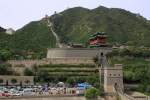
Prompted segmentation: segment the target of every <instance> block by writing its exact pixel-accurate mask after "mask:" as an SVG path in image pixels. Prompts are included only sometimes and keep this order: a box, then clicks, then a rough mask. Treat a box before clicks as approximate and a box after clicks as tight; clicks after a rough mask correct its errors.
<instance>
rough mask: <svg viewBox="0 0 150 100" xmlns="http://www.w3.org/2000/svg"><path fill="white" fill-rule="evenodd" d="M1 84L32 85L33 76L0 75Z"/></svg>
mask: <svg viewBox="0 0 150 100" xmlns="http://www.w3.org/2000/svg"><path fill="white" fill-rule="evenodd" d="M0 85H1V86H17V85H20V86H31V85H34V76H0Z"/></svg>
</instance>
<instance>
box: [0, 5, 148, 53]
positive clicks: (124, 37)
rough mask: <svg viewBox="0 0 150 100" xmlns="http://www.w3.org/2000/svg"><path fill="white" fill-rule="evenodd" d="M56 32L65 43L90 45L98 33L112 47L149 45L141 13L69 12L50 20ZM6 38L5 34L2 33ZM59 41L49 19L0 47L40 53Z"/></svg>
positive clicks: (29, 26) (110, 10)
mask: <svg viewBox="0 0 150 100" xmlns="http://www.w3.org/2000/svg"><path fill="white" fill-rule="evenodd" d="M49 19H50V20H51V22H52V23H53V29H54V31H55V32H56V33H57V34H58V35H59V37H60V40H61V42H64V43H70V42H73V43H83V44H87V41H88V39H89V36H90V35H91V34H93V33H95V32H101V31H102V32H106V33H107V34H108V36H109V37H108V41H109V43H111V44H114V43H119V44H128V45H137V46H140V45H145V46H150V41H149V39H150V23H148V20H146V19H145V18H143V17H142V16H140V15H138V14H133V13H131V12H129V11H126V10H123V9H118V8H106V7H102V6H100V7H98V8H96V9H86V8H82V7H76V8H71V9H67V10H65V11H63V12H61V13H59V14H54V15H52V16H51V17H50V18H49ZM3 35H4V34H3ZM55 44H56V40H55V37H54V36H53V35H52V33H51V31H50V30H49V29H48V27H47V22H46V20H44V19H42V20H40V21H34V22H31V23H29V24H27V25H25V26H24V27H23V28H21V29H19V30H17V31H16V33H15V34H13V35H11V36H7V35H6V34H5V36H3V38H2V37H0V47H6V48H9V49H12V50H15V51H29V52H33V51H34V52H41V51H46V50H47V48H52V47H55Z"/></svg>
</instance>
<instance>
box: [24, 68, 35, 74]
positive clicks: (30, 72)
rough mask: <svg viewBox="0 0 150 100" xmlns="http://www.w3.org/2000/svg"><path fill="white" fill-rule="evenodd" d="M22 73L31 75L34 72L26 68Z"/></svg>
mask: <svg viewBox="0 0 150 100" xmlns="http://www.w3.org/2000/svg"><path fill="white" fill-rule="evenodd" d="M24 75H26V76H33V75H34V73H33V71H32V70H31V69H29V68H26V69H25V70H24Z"/></svg>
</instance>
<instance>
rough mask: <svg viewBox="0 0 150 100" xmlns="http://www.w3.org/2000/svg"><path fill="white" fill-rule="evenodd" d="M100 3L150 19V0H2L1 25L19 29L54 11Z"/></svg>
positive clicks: (0, 6)
mask: <svg viewBox="0 0 150 100" xmlns="http://www.w3.org/2000/svg"><path fill="white" fill-rule="evenodd" d="M99 5H102V6H106V7H109V8H123V9H126V10H129V11H131V12H133V13H140V14H141V15H142V16H144V17H145V18H147V19H149V20H150V0H0V26H2V27H4V28H9V27H12V28H14V29H18V28H21V27H23V26H24V25H25V24H27V23H29V22H30V21H35V20H40V19H41V18H42V17H44V16H45V14H48V15H52V14H53V13H54V11H57V12H60V11H63V10H65V9H67V8H72V7H76V6H81V7H86V8H90V9H93V8H96V7H98V6H99Z"/></svg>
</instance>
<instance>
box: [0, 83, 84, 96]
mask: <svg viewBox="0 0 150 100" xmlns="http://www.w3.org/2000/svg"><path fill="white" fill-rule="evenodd" d="M82 85H83V84H82ZM85 89H86V87H85V86H84V87H83V86H81V87H79V86H74V87H69V86H65V85H64V83H62V82H60V83H59V84H57V85H50V86H48V85H47V84H46V85H34V86H24V87H20V86H0V97H1V98H3V97H5V98H7V97H34V96H78V95H83V94H84V92H85Z"/></svg>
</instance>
